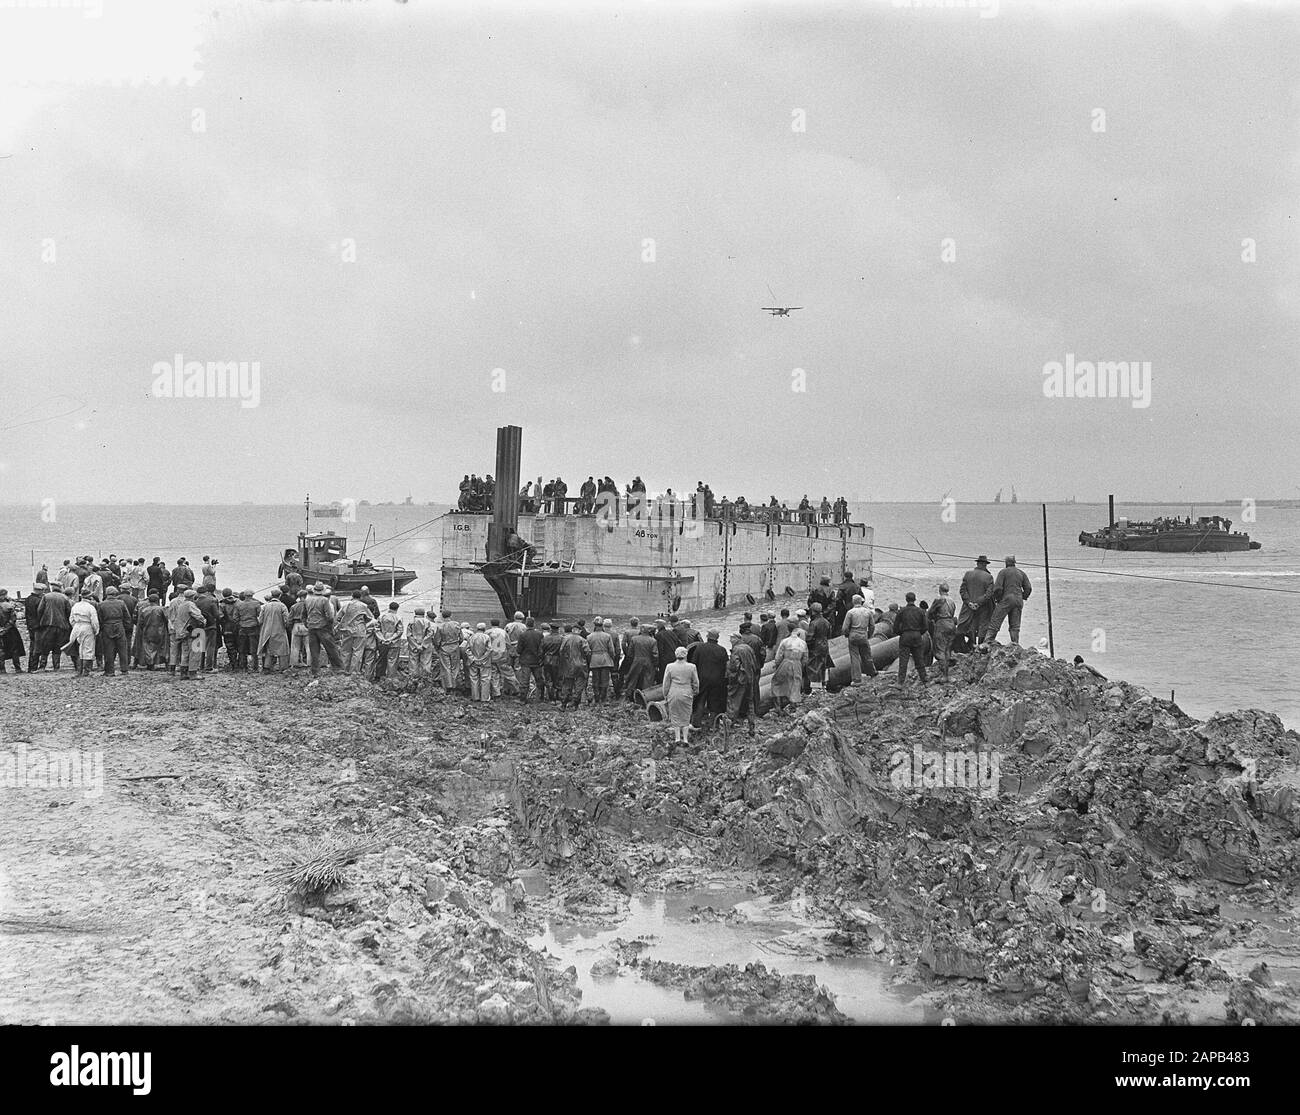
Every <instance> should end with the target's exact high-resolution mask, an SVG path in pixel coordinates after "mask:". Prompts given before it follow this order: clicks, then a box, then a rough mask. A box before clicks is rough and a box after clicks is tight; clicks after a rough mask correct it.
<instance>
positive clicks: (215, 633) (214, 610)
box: [128, 585, 221, 674]
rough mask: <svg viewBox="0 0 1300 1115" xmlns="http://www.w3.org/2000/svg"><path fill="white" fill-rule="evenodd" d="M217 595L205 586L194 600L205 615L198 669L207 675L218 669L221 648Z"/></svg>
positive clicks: (214, 590) (219, 613) (219, 612)
mask: <svg viewBox="0 0 1300 1115" xmlns="http://www.w3.org/2000/svg"><path fill="white" fill-rule="evenodd" d="M216 593H217V590H216V588H215V587H212V588H210V587H209V586H207V585H204V586H203V587H202V588H201V589H199V595H198V596H197V597H196V598H195V600H194V603H195V604H196V605H197V606H198V609H199V611H200V612H202V613H203V661H202V662H200V663H198V664H197V667H196V668H198V669H200V670H202V671H203V672H204V673H205V674H206V673H208V672H209V671H210V670H215V669H216V668H217V648H218V647H220V646H221V605H220V604H218V603H217V595H216ZM128 607H129V604H128Z"/></svg>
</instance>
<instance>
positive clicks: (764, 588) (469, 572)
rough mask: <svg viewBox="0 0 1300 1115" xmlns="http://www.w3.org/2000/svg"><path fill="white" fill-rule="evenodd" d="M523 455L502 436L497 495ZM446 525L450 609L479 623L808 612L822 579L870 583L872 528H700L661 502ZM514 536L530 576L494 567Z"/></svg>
mask: <svg viewBox="0 0 1300 1115" xmlns="http://www.w3.org/2000/svg"><path fill="white" fill-rule="evenodd" d="M505 429H506V430H511V431H513V430H517V427H506V428H505ZM507 448H508V450H509V457H508V459H505V458H504V457H503V452H502V451H503V450H504V449H507ZM518 453H519V441H518V437H517V435H515V436H512V437H511V438H510V440H509V441H508V443H503V442H502V441H501V432H500V431H499V436H498V465H499V466H506V467H505V475H503V476H502V475H499V476H498V477H497V491H498V493H500V492H501V489H502V486H503V485H509V486H510V489H511V490H512V491H514V492H516V493H517V492H518V467H519V465H518V459H519V458H518ZM512 472H513V475H511V473H512ZM442 527H443V529H442V604H443V607H446V608H450V609H452V610H453V611H456V612H457V613H464V614H470V615H478V614H490V613H495V612H498V611H500V610H501V609H502V608H503V607H505V606H506V603H507V597H508V598H510V600H512V601H513V606H514V607H515V608H517V609H518V610H520V611H524V612H528V613H531V614H533V615H535V616H537V617H539V618H542V619H547V618H551V617H555V616H558V617H577V616H590V615H596V614H599V615H603V616H631V615H640V616H655V615H661V614H665V613H672V612H683V613H690V612H702V611H707V610H708V609H710V608H723V607H731V606H735V605H739V604H745V603H751V602H752V603H754V604H757V605H759V606H762V605H763V604H764V603H765V602H767V601H772V602H778V601H786V600H791V599H793V600H797V601H799V603H800V604H802V602H803V601H804V600H805V599H807V596H808V592H809V590H810V589H811V588H812V587H813V586H814V585H816V584H817V582H818V579H819V578H821V577H830V578H831V580H832V582H834V583H838V582H839V581H840V579H841V577H842V575H843V572H844V570H845V569H848V570H850V571H852V573H853V574H854V575H855V576H859V577H862V576H870V574H871V548H872V547H871V543H872V530H871V528H870V527H867V526H863V525H861V524H845V525H842V526H833V525H830V524H804V523H756V522H737V521H733V520H721V519H706V518H696V517H694V516H693V515H692V514H691V509H690V507H689V506H688V505H687V504H685V503H683V502H680V501H677V502H672V503H669V502H666V501H663V500H658V501H655V500H652V501H650V502H649V503H647V504H646V505H645V506H644V507H642V508H640V509H639V513H632V514H629V512H628V510H627V504H626V501H625V500H620V501H618V502H617V503H610V504H609V505H608V506H606V507H603V508H600V509H598V512H597V514H595V515H585V516H578V515H560V514H549V515H548V514H517V513H516V511H515V507H514V506H506V507H503V508H498V509H497V514H494V515H493V516H489V515H487V514H482V513H472V512H451V513H449V514H447V515H444V516H443V518H442ZM511 529H513V530H515V531H517V532H518V535H519V537H520V538H521V539H522V540H523V541H524V542H526V543H529V544H531V546H532V547H533V549H534V551H535V552H534V554H533V555H531V556H530V557H529V559H528V561H527V563H526V564H524V565H523V567H522V568H519V567H517V564H516V567H512V568H509V569H505V568H503V566H502V564H501V563H500V562H499V561H498V560H496V559H499V558H500V557H501V553H502V543H501V541H500V540H501V538H502V537H503V536H504V534H505V533H506V532H507V531H509V530H511ZM489 561H491V563H492V564H491V565H490V566H489V568H488V569H487V570H485V569H484V565H485V563H487V562H489ZM489 578H490V579H489Z"/></svg>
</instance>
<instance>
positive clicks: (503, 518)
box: [487, 426, 524, 560]
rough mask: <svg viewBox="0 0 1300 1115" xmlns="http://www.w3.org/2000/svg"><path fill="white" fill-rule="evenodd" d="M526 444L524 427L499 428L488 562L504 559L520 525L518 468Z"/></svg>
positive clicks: (489, 527) (489, 529) (489, 530)
mask: <svg viewBox="0 0 1300 1115" xmlns="http://www.w3.org/2000/svg"><path fill="white" fill-rule="evenodd" d="M523 441H524V431H523V428H522V427H520V426H498V427H497V464H496V473H495V478H496V491H495V493H494V494H493V496H492V522H491V524H490V525H489V526H488V552H487V556H488V559H489V560H495V559H497V558H500V557H504V556H505V552H506V539H507V538H508V537H509V536H510V532H511V531H513V530H514V529H515V528H516V527H517V526H518V525H519V465H520V461H521V459H522V454H523Z"/></svg>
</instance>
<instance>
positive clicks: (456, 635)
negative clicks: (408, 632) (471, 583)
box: [430, 608, 460, 693]
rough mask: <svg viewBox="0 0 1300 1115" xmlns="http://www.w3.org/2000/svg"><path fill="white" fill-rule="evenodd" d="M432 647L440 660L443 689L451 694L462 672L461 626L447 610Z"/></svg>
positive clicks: (435, 631)
mask: <svg viewBox="0 0 1300 1115" xmlns="http://www.w3.org/2000/svg"><path fill="white" fill-rule="evenodd" d="M430 645H431V646H432V647H433V653H434V654H435V655H436V656H437V658H438V670H439V672H440V673H441V675H442V687H443V689H445V690H446V691H447V692H448V693H450V692H451V691H452V690H453V689H454V688H455V687H456V676H457V674H458V673H459V671H460V624H459V623H457V622H456V621H455V620H453V619H452V618H451V612H450V610H449V609H447V608H444V609H443V610H442V622H441V623H439V624H438V625H437V626H436V627H435V628H434V629H433V635H432V637H431V639H430Z"/></svg>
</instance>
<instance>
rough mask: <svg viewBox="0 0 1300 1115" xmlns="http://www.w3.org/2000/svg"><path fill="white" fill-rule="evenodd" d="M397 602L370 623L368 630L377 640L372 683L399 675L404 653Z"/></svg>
mask: <svg viewBox="0 0 1300 1115" xmlns="http://www.w3.org/2000/svg"><path fill="white" fill-rule="evenodd" d="M397 612H398V605H397V601H396V600H393V601H390V602H389V605H388V611H387V612H385V613H384V614H383V615H381V616H380V617H379V618H378V619H372V620H371V621H370V624H369V627H368V630H369V631H370V632H371V633H372V634H373V635H374V638H375V669H374V673H373V674H372V675H371V679H370V680H371V681H376V682H377V681H378V680H379V679H380V678H383V677H388V676H389V675H391V674H395V673H397V658H398V655H400V654H401V652H402V632H403V629H404V625H403V623H402V617H401V616H399V615H398V614H397Z"/></svg>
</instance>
